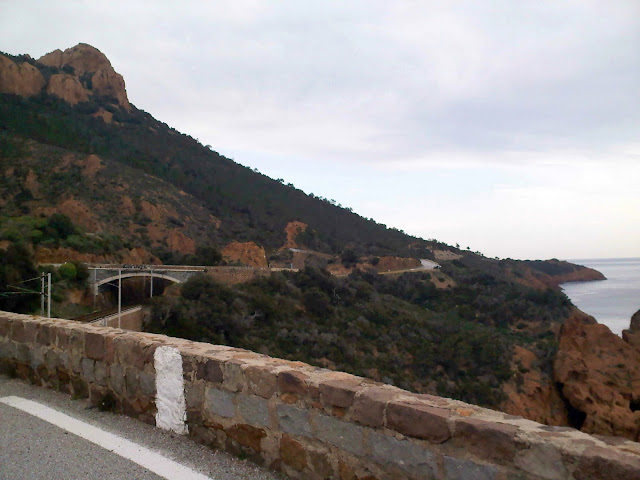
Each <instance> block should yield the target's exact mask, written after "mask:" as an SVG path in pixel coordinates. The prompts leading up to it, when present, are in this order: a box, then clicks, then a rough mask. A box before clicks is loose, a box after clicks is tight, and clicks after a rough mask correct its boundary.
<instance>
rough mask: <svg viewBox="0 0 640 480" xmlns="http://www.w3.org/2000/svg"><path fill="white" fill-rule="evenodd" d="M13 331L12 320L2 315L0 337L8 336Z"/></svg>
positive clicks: (0, 318) (0, 317)
mask: <svg viewBox="0 0 640 480" xmlns="http://www.w3.org/2000/svg"><path fill="white" fill-rule="evenodd" d="M10 331H11V322H10V321H9V319H8V318H6V317H3V316H0V338H6V337H8V336H9V332H10Z"/></svg>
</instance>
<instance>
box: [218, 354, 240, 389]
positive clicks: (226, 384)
mask: <svg viewBox="0 0 640 480" xmlns="http://www.w3.org/2000/svg"><path fill="white" fill-rule="evenodd" d="M222 375H223V381H222V388H224V389H225V390H228V391H229V392H240V391H242V389H243V387H244V383H245V382H244V376H243V375H242V362H237V361H234V360H229V361H227V362H225V363H224V365H223V367H222Z"/></svg>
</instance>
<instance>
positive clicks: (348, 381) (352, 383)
mask: <svg viewBox="0 0 640 480" xmlns="http://www.w3.org/2000/svg"><path fill="white" fill-rule="evenodd" d="M361 383H362V379H360V378H358V377H347V378H339V379H335V380H327V381H325V382H322V383H321V384H320V386H319V389H320V398H321V400H322V403H324V404H325V405H329V406H333V407H340V408H349V407H350V406H351V405H352V404H353V400H354V398H355V396H356V393H358V392H360V391H362V390H363V389H364V387H362V386H361Z"/></svg>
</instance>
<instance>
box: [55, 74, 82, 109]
mask: <svg viewBox="0 0 640 480" xmlns="http://www.w3.org/2000/svg"><path fill="white" fill-rule="evenodd" d="M47 93H48V94H49V95H55V96H56V97H59V98H61V99H62V100H64V101H65V102H68V103H70V104H71V105H76V104H78V103H80V102H86V101H87V100H89V91H88V90H87V89H86V88H84V87H83V86H82V84H81V83H80V80H78V77H74V76H73V75H69V74H66V73H58V74H56V75H52V76H51V78H50V79H49V83H48V84H47Z"/></svg>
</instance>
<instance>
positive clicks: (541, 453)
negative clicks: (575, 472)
mask: <svg viewBox="0 0 640 480" xmlns="http://www.w3.org/2000/svg"><path fill="white" fill-rule="evenodd" d="M514 463H515V465H516V466H517V467H518V468H519V469H520V470H523V471H525V472H527V473H531V474H533V475H537V476H538V477H540V478H544V479H546V480H564V479H565V478H567V477H568V472H567V467H566V466H565V464H564V461H563V459H562V455H561V453H560V451H559V450H558V449H557V448H556V447H555V446H554V445H553V444H551V443H540V444H535V445H530V446H529V448H527V449H525V450H522V451H520V452H518V454H517V455H516V458H515V461H514Z"/></svg>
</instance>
